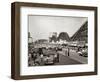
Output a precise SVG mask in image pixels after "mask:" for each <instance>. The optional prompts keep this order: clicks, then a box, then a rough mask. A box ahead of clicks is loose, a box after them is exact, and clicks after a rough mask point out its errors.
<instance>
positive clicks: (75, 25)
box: [28, 15, 88, 41]
mask: <svg viewBox="0 0 100 82" xmlns="http://www.w3.org/2000/svg"><path fill="white" fill-rule="evenodd" d="M87 20H88V18H86V17H68V16H42V15H41V16H39V15H29V16H28V31H29V32H30V34H31V37H32V38H33V41H35V40H38V39H48V37H49V36H50V34H51V33H52V32H57V34H58V35H59V33H60V32H67V33H68V35H69V36H70V37H71V36H73V34H74V33H75V32H76V31H77V30H78V29H79V28H80V27H81V26H82V25H83V24H84V23H85V22H86V21H87Z"/></svg>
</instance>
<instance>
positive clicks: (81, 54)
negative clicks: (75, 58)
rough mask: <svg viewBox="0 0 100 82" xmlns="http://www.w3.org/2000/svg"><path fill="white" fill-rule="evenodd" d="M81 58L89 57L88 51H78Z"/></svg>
mask: <svg viewBox="0 0 100 82" xmlns="http://www.w3.org/2000/svg"><path fill="white" fill-rule="evenodd" d="M78 54H79V56H83V57H88V50H87V49H82V50H81V51H78Z"/></svg>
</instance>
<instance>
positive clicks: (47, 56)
mask: <svg viewBox="0 0 100 82" xmlns="http://www.w3.org/2000/svg"><path fill="white" fill-rule="evenodd" d="M43 54H44V56H43V61H44V64H54V63H56V62H59V55H58V54H57V53H56V52H55V51H53V50H47V52H46V51H45V53H43Z"/></svg>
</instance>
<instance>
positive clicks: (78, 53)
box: [28, 15, 88, 67]
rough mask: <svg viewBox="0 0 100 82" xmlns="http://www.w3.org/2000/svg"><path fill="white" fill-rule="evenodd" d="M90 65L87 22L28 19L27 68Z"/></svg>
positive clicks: (61, 18) (79, 19)
mask: <svg viewBox="0 0 100 82" xmlns="http://www.w3.org/2000/svg"><path fill="white" fill-rule="evenodd" d="M78 64H88V18H87V17H70V16H52V15H51V16H49V15H28V66H29V67H30V66H54V65H78Z"/></svg>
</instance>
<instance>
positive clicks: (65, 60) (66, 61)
mask: <svg viewBox="0 0 100 82" xmlns="http://www.w3.org/2000/svg"><path fill="white" fill-rule="evenodd" d="M73 64H82V63H81V62H79V61H76V60H73V59H71V58H70V56H66V55H64V54H60V55H59V63H55V65H73Z"/></svg>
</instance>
